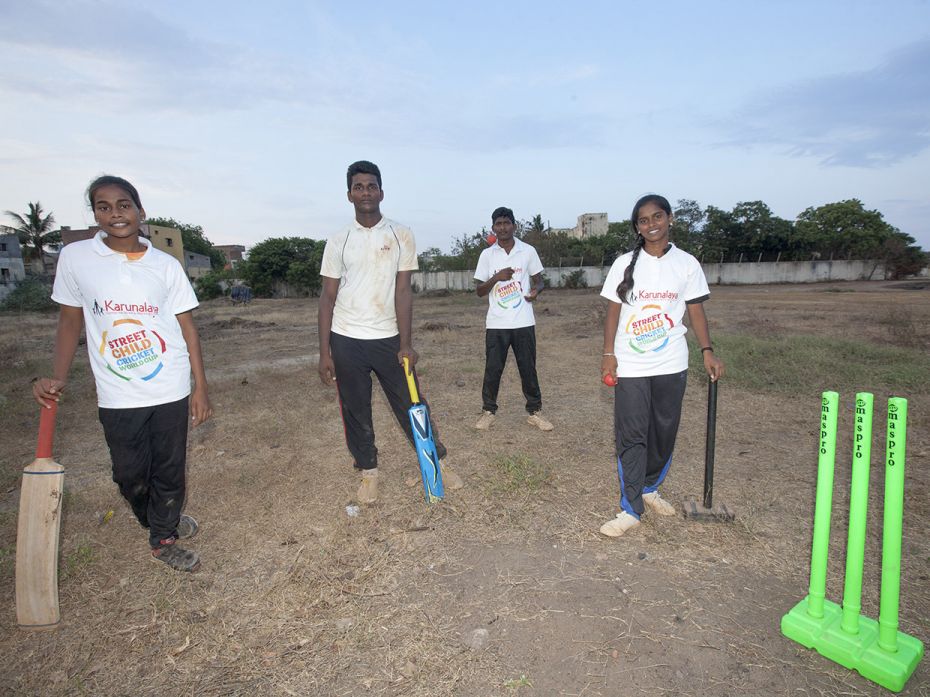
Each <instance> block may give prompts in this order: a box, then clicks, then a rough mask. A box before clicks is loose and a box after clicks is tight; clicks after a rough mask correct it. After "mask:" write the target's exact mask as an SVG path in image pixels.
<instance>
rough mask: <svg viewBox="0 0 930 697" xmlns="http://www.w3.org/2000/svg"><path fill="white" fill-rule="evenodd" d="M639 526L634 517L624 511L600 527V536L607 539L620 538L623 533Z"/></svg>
mask: <svg viewBox="0 0 930 697" xmlns="http://www.w3.org/2000/svg"><path fill="white" fill-rule="evenodd" d="M638 525H639V521H638V520H637V519H636V517H635V516H631V515H630V514H629V513H627V512H626V511H620V512H619V513H618V514H617V517H616V518H613V519H611V520H608V521H607V522H606V523H604V524H603V525H602V526H601V534H602V535H607V537H622V536H623V534H624V533H625V532H627V531H628V530H632V529H633V528H635V527H637V526H638Z"/></svg>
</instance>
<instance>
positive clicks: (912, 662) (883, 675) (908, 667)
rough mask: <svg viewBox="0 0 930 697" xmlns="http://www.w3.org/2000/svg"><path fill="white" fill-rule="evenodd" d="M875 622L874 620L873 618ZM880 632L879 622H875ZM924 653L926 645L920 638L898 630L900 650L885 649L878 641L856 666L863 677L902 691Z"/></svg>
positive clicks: (894, 690) (890, 688)
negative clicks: (891, 651) (890, 650)
mask: <svg viewBox="0 0 930 697" xmlns="http://www.w3.org/2000/svg"><path fill="white" fill-rule="evenodd" d="M871 621H872V622H874V620H871ZM875 627H876V629H875V631H876V632H878V623H877V622H875ZM923 655H924V645H923V643H921V641H920V639H916V638H914V637H912V636H909V635H907V634H904V633H903V632H898V650H897V651H895V652H894V653H889V652H888V651H885V650H884V649H883V648H881V647H880V646H879V645H878V641H876V642H875V643H873V644H872V645H871V646H869V647H868V648H867V649H866V650H865V651H864V652H863V653H862V658H860V659H859V665H857V666H855V669H856V672H857V673H859V675H861V676H862V677H863V678H867V679H869V680H871V681H872V682H875V683H878V684H879V685H881V686H882V687H884V688H885V689H887V690H891V691H892V692H900V691H901V690H903V689H904V684H905V683H906V682H907V681H908V679H909V678H910V677H911V675H912V674H913V673H914V670H915V669H916V668H917V664H918V663H920V659H921V657H922V656H923Z"/></svg>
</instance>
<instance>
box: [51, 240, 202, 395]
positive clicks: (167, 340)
mask: <svg viewBox="0 0 930 697" xmlns="http://www.w3.org/2000/svg"><path fill="white" fill-rule="evenodd" d="M105 237H106V233H105V232H103V231H100V232H98V233H97V235H96V236H95V237H93V238H92V239H89V240H84V241H81V242H74V243H72V244H69V245H67V246H66V247H64V248H63V249H62V250H61V255H60V256H59V257H58V269H57V271H56V275H55V285H54V288H53V289H52V300H54V301H55V302H57V303H60V304H62V305H69V306H71V307H80V308H83V310H84V326H85V332H86V333H87V355H88V356H89V357H90V365H91V368H92V369H93V371H94V378H95V380H96V382H97V403H98V405H99V406H101V407H103V408H105V409H133V408H137V407H151V406H156V405H158V404H168V403H170V402H176V401H177V400H179V399H184V397H187V396H188V395H189V394H190V392H191V365H190V356H189V354H188V352H187V343H186V342H185V341H184V336H183V335H182V333H181V325H180V324H179V323H178V319H177V317H176V315H179V314H180V313H182V312H187V311H188V310H192V309H194V308H195V307H197V304H198V303H197V296H196V295H194V289H193V288H191V284H190V281H189V280H187V276H186V275H185V274H184V269H182V268H181V264H180V263H178V261H177V259H175V258H174V257H172V256H170V255H168V254H165V253H164V252H160V251H159V250H157V249H155V248H154V247H152V245H151V243H150V242H149V241H148V240H146V239H144V238H142V237H140V238H139V241H140V242H141V243H142V244H144V245H145V246H146V247H147V249H146V251H145V253H144V254H143V255H142V257H141V258H139V259H137V260H136V261H131V260H130V259H129V258H128V257H127V256H126V255H125V254H121V253H119V252H115V251H113V250H112V249H110V248H109V247H107V246H106V244H104V242H103V240H104V238H105Z"/></svg>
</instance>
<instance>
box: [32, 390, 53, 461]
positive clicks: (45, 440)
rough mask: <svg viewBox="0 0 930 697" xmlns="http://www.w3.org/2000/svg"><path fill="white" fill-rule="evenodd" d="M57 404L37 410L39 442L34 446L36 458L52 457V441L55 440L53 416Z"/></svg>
mask: <svg viewBox="0 0 930 697" xmlns="http://www.w3.org/2000/svg"><path fill="white" fill-rule="evenodd" d="M57 412H58V402H52V406H51V408H48V409H46V408H44V407H43V408H42V409H40V410H39V442H38V445H36V458H40V457H42V458H50V457H51V456H52V441H53V440H54V438H55V414H56V413H57Z"/></svg>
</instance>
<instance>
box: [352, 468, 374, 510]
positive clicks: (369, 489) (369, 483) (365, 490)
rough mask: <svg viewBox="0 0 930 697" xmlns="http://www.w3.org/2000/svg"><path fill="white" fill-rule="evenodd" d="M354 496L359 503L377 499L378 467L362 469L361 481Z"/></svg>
mask: <svg viewBox="0 0 930 697" xmlns="http://www.w3.org/2000/svg"><path fill="white" fill-rule="evenodd" d="M356 498H357V499H358V502H359V503H374V502H375V501H377V500H378V468H377V467H376V468H375V469H371V470H362V483H361V485H360V486H359V487H358V493H357V494H356Z"/></svg>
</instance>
